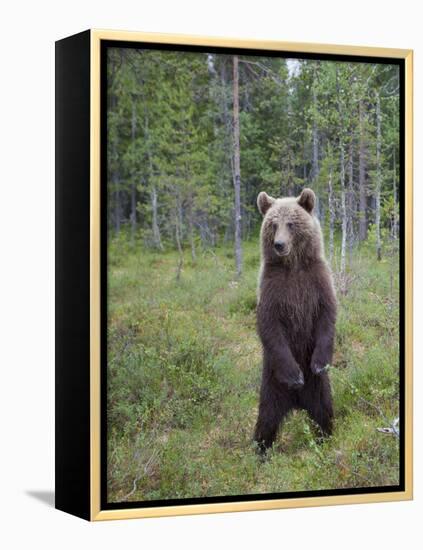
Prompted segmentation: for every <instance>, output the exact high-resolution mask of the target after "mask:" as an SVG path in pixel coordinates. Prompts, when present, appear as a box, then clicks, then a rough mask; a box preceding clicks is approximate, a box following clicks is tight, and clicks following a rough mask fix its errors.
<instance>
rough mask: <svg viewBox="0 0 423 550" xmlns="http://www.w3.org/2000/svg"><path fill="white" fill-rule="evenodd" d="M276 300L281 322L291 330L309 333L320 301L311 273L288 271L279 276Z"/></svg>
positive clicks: (317, 287)
mask: <svg viewBox="0 0 423 550" xmlns="http://www.w3.org/2000/svg"><path fill="white" fill-rule="evenodd" d="M281 279H282V280H281V281H280V285H279V288H278V292H277V301H278V306H279V308H278V309H279V312H280V319H281V323H282V324H283V325H284V326H285V327H286V328H287V329H289V331H291V332H295V333H301V334H303V335H304V336H305V335H306V334H307V333H311V332H312V330H313V326H314V323H315V320H316V317H317V314H318V309H319V303H320V292H319V286H318V285H317V284H316V280H315V278H314V277H313V275H312V274H310V273H309V272H305V271H298V272H294V273H289V274H287V275H285V276H284V277H282V278H281Z"/></svg>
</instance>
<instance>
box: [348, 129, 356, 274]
mask: <svg viewBox="0 0 423 550" xmlns="http://www.w3.org/2000/svg"><path fill="white" fill-rule="evenodd" d="M348 156H349V159H348V168H349V174H348V208H347V226H348V249H349V262H350V265H351V262H352V255H353V248H354V210H355V208H354V147H353V140H352V137H351V143H350V147H349V155H348Z"/></svg>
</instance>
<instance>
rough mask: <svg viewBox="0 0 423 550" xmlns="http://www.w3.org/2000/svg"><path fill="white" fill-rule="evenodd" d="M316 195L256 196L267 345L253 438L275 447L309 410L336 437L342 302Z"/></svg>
mask: <svg viewBox="0 0 423 550" xmlns="http://www.w3.org/2000/svg"><path fill="white" fill-rule="evenodd" d="M315 201H316V197H315V194H314V192H313V191H312V190H311V189H304V190H303V191H302V193H301V195H300V196H299V197H297V198H296V197H287V198H280V199H274V198H272V197H269V196H268V195H267V194H266V193H264V192H262V193H260V194H259V195H258V197H257V205H258V209H259V211H260V212H261V214H262V215H263V217H264V218H263V223H262V227H261V233H260V238H261V267H260V279H259V289H258V294H259V295H258V305H257V331H258V334H259V336H260V339H261V342H262V346H263V373H262V382H261V390H260V405H259V414H258V420H257V424H256V429H255V435H254V439H255V441H256V442H257V444H258V448H259V450H260V452H261V453H265V452H266V450H267V449H268V448H269V447H271V446H272V444H273V442H274V440H275V438H276V435H277V432H278V429H279V426H280V424H281V422H282V420H283V418H284V417H285V416H286V415H287V414H288V412H289V411H290V410H292V409H304V410H306V411H307V413H308V414H309V415H310V417H311V418H312V419H313V420H314V421H315V422H316V423H317V425H318V426H319V427H320V429H321V432H322V434H323V435H329V434H331V432H332V421H333V407H332V395H331V388H330V382H329V376H328V372H327V369H326V367H327V365H329V364H331V362H332V351H333V340H334V333H335V320H336V297H335V290H334V286H333V280H332V274H331V271H330V269H329V267H328V265H327V263H326V261H325V258H324V251H323V240H322V233H321V230H320V224H319V222H318V220H317V218H316V217H315V216H314V215H313V209H314V204H315Z"/></svg>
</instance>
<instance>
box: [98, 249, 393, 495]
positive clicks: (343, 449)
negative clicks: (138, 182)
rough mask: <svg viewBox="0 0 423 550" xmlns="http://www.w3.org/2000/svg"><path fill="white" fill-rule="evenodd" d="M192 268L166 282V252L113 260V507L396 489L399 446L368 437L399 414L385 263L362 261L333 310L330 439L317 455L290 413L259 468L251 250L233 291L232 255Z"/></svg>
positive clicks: (303, 422) (362, 253)
mask: <svg viewBox="0 0 423 550" xmlns="http://www.w3.org/2000/svg"><path fill="white" fill-rule="evenodd" d="M189 258H190V256H189V252H188V251H187V252H186V253H185V258H184V265H183V270H182V274H181V279H180V281H176V268H177V263H178V259H177V255H176V254H175V253H174V252H167V253H162V254H159V253H153V252H147V251H145V250H141V249H139V250H138V251H131V249H130V248H129V247H128V246H127V245H125V244H124V243H122V241H120V242H117V241H115V242H112V244H111V247H110V271H109V323H108V403H107V407H108V500H109V502H120V501H123V500H126V501H128V502H130V501H142V500H156V499H168V498H189V497H191V498H193V497H208V496H219V495H240V494H257V493H269V492H270V493H271V492H287V491H303V490H315V489H334V488H343V487H348V488H350V487H372V486H383V485H395V484H398V477H399V445H398V440H397V439H396V438H395V437H392V436H389V435H384V434H381V433H380V432H378V431H377V428H379V427H386V426H387V422H388V423H389V422H392V420H393V419H394V418H395V417H397V416H398V415H399V405H398V394H399V372H398V361H399V359H398V358H399V350H398V280H397V279H398V273H397V270H396V269H394V270H393V259H392V258H387V259H386V260H382V262H377V261H376V260H375V259H374V253H373V251H372V250H369V247H366V246H363V247H362V248H360V249H359V250H358V251H356V252H355V254H354V259H353V269H351V272H350V279H349V288H348V292H347V294H346V295H345V296H339V297H338V298H339V302H340V303H339V315H338V322H337V335H336V351H335V356H334V364H333V367H332V368H331V380H332V386H333V392H334V403H335V414H336V423H335V431H334V434H333V436H332V437H331V438H329V439H327V440H326V441H324V442H323V443H321V444H319V443H317V442H316V440H315V437H314V430H313V426H312V425H311V423H310V421H309V420H308V418H307V417H306V415H305V414H304V413H302V412H294V413H293V414H291V416H290V417H289V418H288V419H287V421H286V423H285V424H284V427H283V429H282V430H281V433H280V435H279V437H278V440H277V442H276V443H275V445H274V448H273V450H272V452H271V454H270V457H269V460H268V461H266V462H265V463H263V464H262V463H260V461H259V460H258V459H257V456H256V453H255V449H254V445H253V443H252V433H253V429H254V424H255V421H256V415H257V405H258V388H259V383H260V376H261V348H260V343H259V340H258V337H257V335H256V332H255V306H256V298H255V296H256V281H257V271H258V266H259V255H258V246H257V243H256V242H248V243H244V274H243V277H242V279H241V280H239V281H236V280H235V279H234V269H233V265H234V260H233V254H232V250H231V249H229V248H228V249H220V250H216V251H214V252H210V251H205V252H204V253H202V254H200V255H199V257H198V259H197V262H196V263H195V264H194V263H193V262H192V261H190V259H189ZM395 261H396V260H395ZM397 265H398V264H397V263H396V264H395V266H397ZM395 266H394V267H395ZM393 272H394V276H392V273H393Z"/></svg>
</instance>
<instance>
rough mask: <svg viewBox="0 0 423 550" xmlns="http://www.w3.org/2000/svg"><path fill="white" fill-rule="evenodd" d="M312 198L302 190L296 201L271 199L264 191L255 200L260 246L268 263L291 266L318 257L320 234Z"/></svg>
mask: <svg viewBox="0 0 423 550" xmlns="http://www.w3.org/2000/svg"><path fill="white" fill-rule="evenodd" d="M315 202H316V196H315V194H314V192H313V191H312V190H311V189H307V188H305V189H303V191H302V193H301V194H300V196H299V197H285V198H279V199H274V198H273V197H270V196H269V195H268V194H267V193H265V192H264V191H263V192H261V193H259V195H258V197H257V206H258V209H259V211H260V213H261V214H262V215H263V223H262V227H261V246H262V254H263V260H264V261H265V262H268V263H285V264H292V263H294V262H298V261H306V260H309V259H313V258H317V257H320V256H321V254H322V233H321V230H320V224H319V222H318V220H317V218H316V217H315V216H314V215H313V210H314V205H315Z"/></svg>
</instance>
